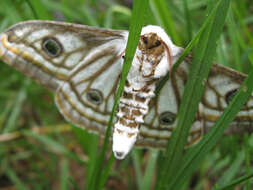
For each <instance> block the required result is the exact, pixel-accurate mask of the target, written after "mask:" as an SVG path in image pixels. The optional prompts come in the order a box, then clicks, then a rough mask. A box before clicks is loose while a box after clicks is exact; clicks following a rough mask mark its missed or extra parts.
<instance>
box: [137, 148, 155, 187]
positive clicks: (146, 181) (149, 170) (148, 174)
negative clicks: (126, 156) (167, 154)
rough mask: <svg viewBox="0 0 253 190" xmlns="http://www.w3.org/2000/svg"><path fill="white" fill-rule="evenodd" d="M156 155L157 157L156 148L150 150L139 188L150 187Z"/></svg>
mask: <svg viewBox="0 0 253 190" xmlns="http://www.w3.org/2000/svg"><path fill="white" fill-rule="evenodd" d="M157 157H158V150H152V151H151V156H150V158H149V160H148V163H147V166H146V169H145V173H144V176H143V179H142V183H141V187H140V190H146V189H151V185H152V181H153V177H154V169H155V166H156V161H157Z"/></svg>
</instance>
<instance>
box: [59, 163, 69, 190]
mask: <svg viewBox="0 0 253 190" xmlns="http://www.w3.org/2000/svg"><path fill="white" fill-rule="evenodd" d="M68 177H69V162H68V160H67V159H63V160H62V161H61V173H60V183H61V190H68V189H69V184H68Z"/></svg>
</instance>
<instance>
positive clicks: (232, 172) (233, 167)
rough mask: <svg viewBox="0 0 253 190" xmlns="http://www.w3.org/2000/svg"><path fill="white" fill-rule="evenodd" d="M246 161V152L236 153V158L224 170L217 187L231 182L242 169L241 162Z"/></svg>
mask: <svg viewBox="0 0 253 190" xmlns="http://www.w3.org/2000/svg"><path fill="white" fill-rule="evenodd" d="M243 161H244V154H243V152H242V151H241V152H238V153H237V155H236V158H235V160H234V161H233V162H232V163H231V164H230V166H229V168H228V169H227V170H226V171H225V172H224V174H223V176H221V177H220V178H219V180H218V182H217V183H216V184H217V185H216V186H217V187H220V186H224V185H225V184H227V183H229V182H230V181H231V180H232V179H233V178H234V177H235V176H236V174H237V173H240V171H241V164H242V163H243Z"/></svg>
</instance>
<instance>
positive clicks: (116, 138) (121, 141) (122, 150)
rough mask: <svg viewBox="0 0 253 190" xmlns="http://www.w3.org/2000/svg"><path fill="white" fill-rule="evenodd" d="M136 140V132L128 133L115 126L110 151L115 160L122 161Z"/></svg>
mask: <svg viewBox="0 0 253 190" xmlns="http://www.w3.org/2000/svg"><path fill="white" fill-rule="evenodd" d="M136 138H137V132H134V131H132V132H128V131H125V130H121V129H119V128H117V126H115V128H114V132H113V145H112V150H113V153H114V156H115V157H116V158H117V159H120V160H121V159H124V158H125V156H126V155H127V154H128V153H129V151H130V150H131V149H132V147H133V145H134V143H135V141H136Z"/></svg>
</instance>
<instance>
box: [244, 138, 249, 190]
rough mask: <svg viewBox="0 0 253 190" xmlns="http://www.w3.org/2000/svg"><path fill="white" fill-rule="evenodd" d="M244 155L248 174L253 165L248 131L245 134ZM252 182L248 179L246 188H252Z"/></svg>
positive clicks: (247, 189)
mask: <svg viewBox="0 0 253 190" xmlns="http://www.w3.org/2000/svg"><path fill="white" fill-rule="evenodd" d="M244 155H245V165H246V166H245V167H246V174H247V175H249V174H250V171H251V166H250V147H249V135H248V134H247V133H246V134H245V135H244ZM250 184H251V181H250V180H248V181H247V184H246V187H245V190H250Z"/></svg>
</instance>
